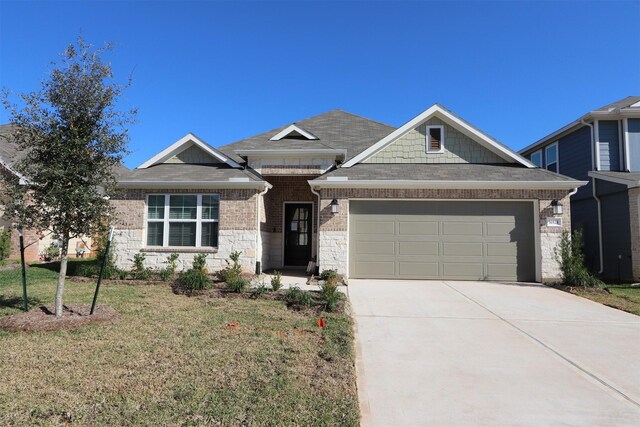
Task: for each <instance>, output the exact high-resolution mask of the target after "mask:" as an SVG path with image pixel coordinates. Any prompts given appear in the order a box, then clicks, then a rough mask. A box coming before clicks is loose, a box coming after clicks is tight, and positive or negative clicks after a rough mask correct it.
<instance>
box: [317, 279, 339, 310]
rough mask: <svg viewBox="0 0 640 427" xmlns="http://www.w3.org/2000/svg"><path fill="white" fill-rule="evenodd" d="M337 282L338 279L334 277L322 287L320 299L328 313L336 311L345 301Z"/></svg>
mask: <svg viewBox="0 0 640 427" xmlns="http://www.w3.org/2000/svg"><path fill="white" fill-rule="evenodd" d="M337 280H338V278H337V277H332V278H330V279H328V280H327V281H326V282H324V284H323V285H321V286H320V298H321V299H322V302H323V303H324V307H325V309H326V310H327V311H335V310H336V308H337V307H338V304H339V303H340V302H341V301H342V300H343V299H344V295H343V294H342V292H340V291H339V290H338V283H337Z"/></svg>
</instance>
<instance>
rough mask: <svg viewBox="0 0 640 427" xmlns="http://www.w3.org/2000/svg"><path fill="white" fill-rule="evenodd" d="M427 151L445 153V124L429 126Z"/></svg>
mask: <svg viewBox="0 0 640 427" xmlns="http://www.w3.org/2000/svg"><path fill="white" fill-rule="evenodd" d="M426 143H427V153H444V126H427V142H426Z"/></svg>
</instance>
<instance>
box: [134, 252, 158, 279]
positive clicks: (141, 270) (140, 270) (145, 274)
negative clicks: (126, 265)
mask: <svg viewBox="0 0 640 427" xmlns="http://www.w3.org/2000/svg"><path fill="white" fill-rule="evenodd" d="M146 257H147V256H146V255H145V254H143V253H137V254H135V255H134V256H133V260H132V261H133V268H131V278H132V279H135V280H149V279H150V278H151V276H152V275H153V273H152V272H151V270H149V269H148V268H145V266H144V260H145V259H146Z"/></svg>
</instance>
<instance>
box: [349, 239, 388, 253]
mask: <svg viewBox="0 0 640 427" xmlns="http://www.w3.org/2000/svg"><path fill="white" fill-rule="evenodd" d="M354 243H355V246H356V247H355V249H356V253H357V254H358V255H390V256H394V255H395V253H396V249H395V247H396V242H393V241H390V242H380V241H377V242H370V241H365V242H358V241H356V242H354Z"/></svg>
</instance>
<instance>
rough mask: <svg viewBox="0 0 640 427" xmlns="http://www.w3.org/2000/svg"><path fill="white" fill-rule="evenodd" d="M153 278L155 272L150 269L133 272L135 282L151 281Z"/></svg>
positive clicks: (132, 276)
mask: <svg viewBox="0 0 640 427" xmlns="http://www.w3.org/2000/svg"><path fill="white" fill-rule="evenodd" d="M152 277H153V272H152V271H151V270H149V269H148V268H145V269H143V270H136V271H132V272H131V278H132V279H134V280H149V279H151V278H152Z"/></svg>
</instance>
